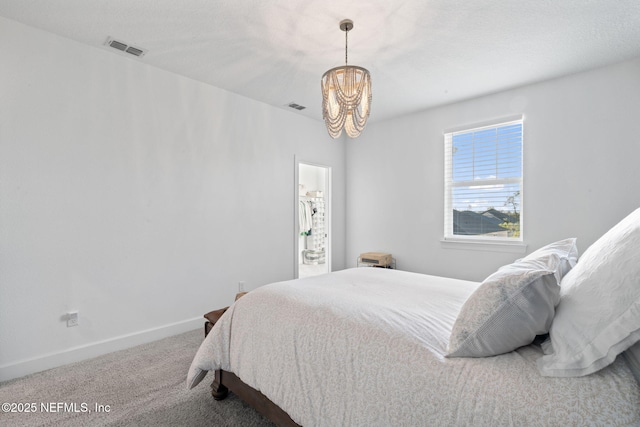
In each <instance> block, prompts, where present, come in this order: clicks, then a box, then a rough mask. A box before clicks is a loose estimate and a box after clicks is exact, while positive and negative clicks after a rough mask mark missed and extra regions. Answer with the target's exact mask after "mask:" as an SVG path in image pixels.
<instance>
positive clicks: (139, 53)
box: [104, 37, 148, 57]
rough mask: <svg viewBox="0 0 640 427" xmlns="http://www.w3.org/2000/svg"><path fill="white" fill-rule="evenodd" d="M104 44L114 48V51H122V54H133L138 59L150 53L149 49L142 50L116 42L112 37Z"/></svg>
mask: <svg viewBox="0 0 640 427" xmlns="http://www.w3.org/2000/svg"><path fill="white" fill-rule="evenodd" d="M104 44H105V45H106V46H109V47H112V48H114V49H118V50H120V51H122V52H126V53H129V54H131V55H133V56H137V57H142V56H144V55H145V54H146V53H147V52H148V51H147V49H142V48H140V47H136V46H131V45H129V44H126V43H123V42H121V41H118V40H114V39H113V38H111V37H107V41H106V42H104Z"/></svg>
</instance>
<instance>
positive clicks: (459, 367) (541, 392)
mask: <svg viewBox="0 0 640 427" xmlns="http://www.w3.org/2000/svg"><path fill="white" fill-rule="evenodd" d="M634 245H635V246H634ZM639 247H640V211H636V212H634V213H633V214H631V215H629V216H628V217H627V218H625V219H624V220H623V221H621V223H620V224H618V226H616V227H614V228H612V230H611V231H610V232H608V233H607V234H605V236H603V238H602V239H600V240H599V241H598V242H596V243H594V244H593V245H592V246H591V247H590V248H588V249H587V251H585V253H584V254H583V255H582V256H581V257H580V260H579V261H577V249H576V245H575V239H565V240H563V241H559V242H554V243H552V244H550V245H547V246H545V247H544V248H541V249H539V250H538V251H535V252H534V253H532V254H531V255H529V256H527V257H525V258H523V259H522V260H517V261H515V262H514V263H513V264H510V265H508V266H504V267H502V268H501V269H499V270H498V271H497V272H496V273H494V274H493V275H491V276H489V277H488V278H487V279H486V280H484V281H483V282H481V283H478V282H470V281H464V280H458V279H452V278H444V277H437V276H429V275H424V274H418V273H411V272H405V271H398V270H390V269H381V268H353V269H347V270H342V271H338V272H334V273H330V274H326V275H322V276H315V277H309V278H304V279H299V280H291V281H284V282H278V283H273V284H270V285H266V286H262V287H260V288H258V289H256V290H254V291H251V292H249V293H248V294H247V295H245V296H244V297H243V298H241V299H239V300H238V301H236V302H235V303H234V304H233V305H232V306H231V307H230V308H229V310H227V312H225V314H224V315H223V316H222V317H221V318H220V320H219V321H218V322H217V323H216V324H215V326H214V327H213V329H212V330H211V332H210V333H209V335H208V336H207V338H206V339H205V341H204V342H203V343H202V345H201V347H200V349H199V350H198V352H197V354H196V356H195V358H194V360H193V363H192V365H191V368H190V370H189V373H188V378H187V385H188V387H189V388H193V387H194V386H195V385H197V384H198V383H199V382H200V381H202V380H203V378H204V377H205V376H206V375H207V373H208V372H210V371H214V376H215V377H214V382H213V384H212V387H213V394H214V397H218V398H223V397H224V396H225V393H226V389H227V387H228V388H230V389H231V390H232V391H234V392H236V393H237V394H238V395H239V396H240V397H242V398H243V399H245V400H247V401H249V402H250V403H251V404H252V405H253V406H255V407H256V408H257V409H258V410H260V411H261V412H263V413H264V414H266V415H267V416H269V417H270V418H271V419H273V420H274V421H275V422H276V424H278V425H303V426H390V425H397V426H416V425H465V426H466V425H474V426H485V425H486V426H496V425H514V426H516V425H532V426H534V425H540V426H555V425H558V426H567V425H580V426H583V425H618V426H632V425H640V385H639V383H638V380H637V378H636V376H635V375H638V369H637V368H638V366H640V363H639V361H640V359H639V358H638V357H637V356H638V355H639V354H640V344H637V343H638V342H639V341H640V302H639V301H640V290H639V289H640V270H639V269H640V262H638V261H639V259H638V255H636V254H637V253H638V248H639ZM612 251H613V252H612ZM603 253H606V254H607V256H606V257H605V256H602V254H603ZM594 270H595V271H594ZM603 282H604V284H603ZM603 287H604V288H605V290H604V291H603V290H602V289H600V288H603ZM598 289H600V290H598ZM590 307H591V309H590ZM594 307H596V308H594ZM603 307H607V308H606V309H602V308H603ZM590 310H591V311H590ZM479 319H480V320H479ZM576 327H577V328H582V329H581V330H579V331H577V332H576V330H575V328H576ZM580 340H582V341H583V342H582V343H581V342H580ZM512 347H513V348H512ZM492 353H495V354H492Z"/></svg>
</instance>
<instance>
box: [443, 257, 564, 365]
mask: <svg viewBox="0 0 640 427" xmlns="http://www.w3.org/2000/svg"><path fill="white" fill-rule="evenodd" d="M559 301H560V287H559V286H558V281H557V280H556V278H555V275H554V272H553V271H550V270H532V269H531V268H530V267H529V266H527V265H526V263H524V265H522V264H519V263H516V264H511V265H508V266H506V267H502V268H501V269H500V270H498V271H497V272H495V273H493V274H492V275H491V276H489V277H488V278H487V279H486V280H485V281H484V282H482V285H480V287H479V288H478V289H477V290H476V291H475V292H474V293H473V295H471V297H470V298H469V299H468V300H467V302H465V303H464V305H463V306H462V310H461V311H460V314H459V315H458V318H457V319H456V322H455V324H454V325H453V331H452V332H451V338H450V339H449V353H448V354H447V357H485V356H495V355H497V354H502V353H507V352H509V351H512V350H515V349H516V348H518V347H522V346H523V345H527V344H531V342H532V341H533V339H534V338H535V337H536V335H540V334H544V333H547V332H548V331H549V327H550V326H551V322H552V320H553V316H554V314H555V306H556V305H558V302H559Z"/></svg>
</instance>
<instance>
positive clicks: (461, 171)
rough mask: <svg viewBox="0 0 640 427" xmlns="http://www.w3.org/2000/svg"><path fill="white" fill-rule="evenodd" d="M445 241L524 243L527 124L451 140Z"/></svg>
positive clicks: (457, 135) (515, 123) (448, 142)
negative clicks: (457, 238) (463, 238)
mask: <svg viewBox="0 0 640 427" xmlns="http://www.w3.org/2000/svg"><path fill="white" fill-rule="evenodd" d="M445 148H446V150H447V151H446V153H447V156H446V161H445V174H446V176H445V237H447V236H449V237H452V236H482V237H491V238H505V239H518V240H519V239H521V228H520V227H521V221H520V210H521V206H522V197H521V195H522V120H516V121H511V122H507V123H501V124H497V125H492V126H485V127H481V128H475V129H470V130H465V131H461V132H453V133H448V134H445Z"/></svg>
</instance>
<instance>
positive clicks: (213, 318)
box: [204, 292, 247, 338]
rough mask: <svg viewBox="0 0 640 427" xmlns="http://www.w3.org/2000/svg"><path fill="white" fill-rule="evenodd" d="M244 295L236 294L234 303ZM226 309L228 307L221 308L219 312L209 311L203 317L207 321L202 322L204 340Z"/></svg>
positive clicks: (241, 293)
mask: <svg viewBox="0 0 640 427" xmlns="http://www.w3.org/2000/svg"><path fill="white" fill-rule="evenodd" d="M246 294H247V293H246V292H238V293H237V294H236V301H238V300H239V299H240V298H241V297H243V296H245V295H246ZM228 309H229V307H225V308H221V309H219V310H213V311H210V312H208V313H207V314H205V315H204V318H205V319H207V321H206V322H204V336H205V338H206V336H207V335H208V334H209V331H210V330H211V328H213V325H215V324H216V322H217V321H218V320H220V317H222V315H223V314H224V312H225V311H227V310H228Z"/></svg>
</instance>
